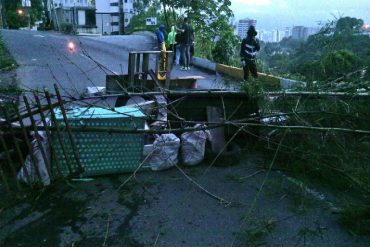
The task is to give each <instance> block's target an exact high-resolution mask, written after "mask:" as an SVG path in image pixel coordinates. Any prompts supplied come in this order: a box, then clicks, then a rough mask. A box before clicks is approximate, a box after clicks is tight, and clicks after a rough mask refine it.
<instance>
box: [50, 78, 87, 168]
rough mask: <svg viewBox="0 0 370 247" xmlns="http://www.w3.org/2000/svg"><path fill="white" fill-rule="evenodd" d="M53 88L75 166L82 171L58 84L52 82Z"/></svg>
mask: <svg viewBox="0 0 370 247" xmlns="http://www.w3.org/2000/svg"><path fill="white" fill-rule="evenodd" d="M54 89H55V93H56V95H57V98H58V101H59V104H60V110H61V112H62V115H63V119H64V123H65V126H66V129H67V133H68V136H69V139H70V141H71V145H72V150H73V154H74V156H75V158H76V162H77V167H78V171H77V172H83V168H82V165H81V160H80V154H79V152H78V149H77V146H76V143H75V140H74V138H73V135H72V131H71V128H70V126H69V123H68V118H67V114H66V111H65V109H64V105H63V100H62V97H61V96H60V93H59V89H58V86H57V85H56V84H54Z"/></svg>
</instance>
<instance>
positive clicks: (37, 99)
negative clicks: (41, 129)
mask: <svg viewBox="0 0 370 247" xmlns="http://www.w3.org/2000/svg"><path fill="white" fill-rule="evenodd" d="M33 97H34V98H35V100H36V104H37V107H38V108H39V110H40V117H41V121H42V124H43V125H44V126H45V133H46V136H47V138H48V145H49V148H50V152H51V155H52V157H53V158H52V159H50V160H54V162H55V166H56V170H57V172H58V175H59V176H61V175H62V172H61V171H60V164H59V161H58V157H57V155H56V153H55V149H54V147H53V144H52V139H51V133H50V129H49V126H48V123H47V122H46V118H45V114H44V112H43V111H41V107H42V105H41V102H40V98H39V97H38V96H37V94H36V93H33ZM51 169H52V167H51Z"/></svg>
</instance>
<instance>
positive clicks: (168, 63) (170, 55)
mask: <svg viewBox="0 0 370 247" xmlns="http://www.w3.org/2000/svg"><path fill="white" fill-rule="evenodd" d="M166 53H167V55H166V58H167V59H166V83H165V88H166V89H170V82H171V70H172V64H173V52H172V51H168V52H166Z"/></svg>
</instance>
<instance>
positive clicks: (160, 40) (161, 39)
mask: <svg viewBox="0 0 370 247" xmlns="http://www.w3.org/2000/svg"><path fill="white" fill-rule="evenodd" d="M164 28H165V26H164V25H163V24H161V25H159V27H158V29H157V31H156V32H155V34H156V35H157V41H158V50H162V45H163V43H164Z"/></svg>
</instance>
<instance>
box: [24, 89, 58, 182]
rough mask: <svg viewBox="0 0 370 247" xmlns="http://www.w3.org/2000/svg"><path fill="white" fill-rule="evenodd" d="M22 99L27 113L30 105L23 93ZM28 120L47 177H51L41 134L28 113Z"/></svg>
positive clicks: (29, 110)
mask: <svg viewBox="0 0 370 247" xmlns="http://www.w3.org/2000/svg"><path fill="white" fill-rule="evenodd" d="M23 100H24V104H25V106H26V108H27V111H28V112H29V113H31V107H30V104H29V102H28V99H27V97H26V96H25V95H23ZM30 120H31V127H32V128H33V131H34V133H35V137H36V142H37V146H38V147H39V149H40V151H41V156H42V159H43V160H44V162H45V165H46V169H47V172H48V174H49V177H50V178H52V174H51V170H50V169H51V166H50V162H49V159H48V158H47V156H46V152H45V150H44V147H43V145H42V143H41V136H40V135H39V133H38V129H37V126H36V121H35V119H34V118H33V115H30ZM43 127H44V128H45V126H43Z"/></svg>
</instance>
